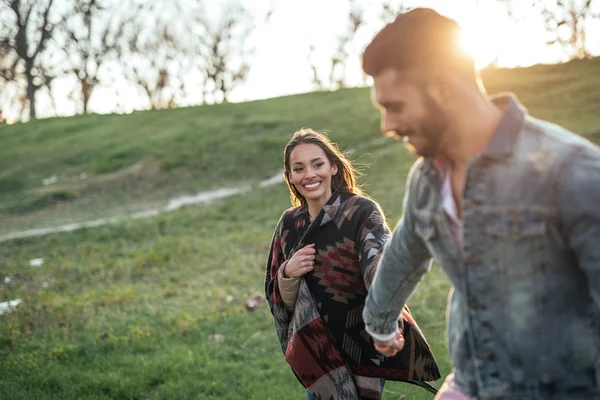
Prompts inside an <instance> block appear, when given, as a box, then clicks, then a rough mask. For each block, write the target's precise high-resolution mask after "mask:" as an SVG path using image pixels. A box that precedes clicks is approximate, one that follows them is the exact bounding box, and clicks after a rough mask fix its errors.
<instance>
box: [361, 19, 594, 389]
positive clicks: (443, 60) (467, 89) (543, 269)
mask: <svg viewBox="0 0 600 400" xmlns="http://www.w3.org/2000/svg"><path fill="white" fill-rule="evenodd" d="M459 32H460V27H459V25H458V24H457V23H456V22H455V21H453V20H450V19H447V18H445V17H442V16H441V15H439V14H438V13H436V12H435V11H433V10H430V9H423V8H421V9H415V10H412V11H410V12H407V13H404V14H400V15H399V16H398V17H397V18H396V20H395V21H394V22H393V23H391V24H388V25H387V26H386V27H385V28H383V29H382V30H381V31H380V32H379V33H378V34H377V35H376V36H375V38H374V39H373V41H372V42H371V43H370V44H369V46H368V47H367V48H366V49H365V52H364V54H363V69H364V71H365V73H366V74H368V75H370V76H372V77H373V83H374V85H373V97H374V100H375V102H376V103H377V104H378V106H379V108H380V109H381V112H382V129H383V130H384V131H385V132H391V133H393V134H394V135H396V136H397V137H401V138H402V139H403V141H404V142H405V143H406V145H407V146H409V147H410V148H411V149H412V150H413V151H414V153H416V154H417V155H418V156H420V158H419V160H418V161H416V162H415V164H414V165H413V167H412V169H411V172H410V174H409V178H408V182H407V186H406V195H405V203H404V215H403V217H402V219H401V221H400V222H399V224H398V225H397V227H396V229H395V230H394V234H393V237H392V239H391V240H390V242H389V243H388V244H387V245H386V248H385V251H384V253H383V256H382V259H381V261H380V264H379V269H378V272H377V275H376V278H375V281H374V283H373V285H372V287H371V290H370V292H369V296H368V298H367V302H366V307H365V309H364V313H363V317H364V320H365V324H366V327H367V331H368V332H369V333H370V334H371V336H372V337H373V339H374V341H375V345H376V347H377V349H378V350H379V351H380V352H381V353H382V354H384V355H386V356H391V355H393V354H395V353H396V352H397V351H399V350H401V348H402V346H403V338H402V337H401V335H399V334H398V333H397V332H399V330H398V327H397V322H396V321H397V317H398V314H399V313H400V311H401V309H402V307H403V305H404V304H405V303H406V301H407V299H408V298H409V296H410V295H411V293H412V292H413V290H414V289H415V287H416V286H417V284H418V282H419V281H420V279H421V278H422V276H423V275H424V274H425V273H426V272H427V270H428V269H429V261H430V258H431V257H433V258H434V259H435V260H436V261H437V263H438V264H439V265H440V266H441V267H442V268H443V269H444V271H445V272H446V273H447V274H448V276H449V278H450V280H451V281H452V283H453V286H454V288H453V292H452V296H451V299H450V300H449V306H448V342H449V343H448V345H449V351H450V357H451V359H452V361H453V363H454V373H452V374H450V375H449V376H448V377H447V378H446V381H445V383H444V385H443V386H442V388H441V390H440V391H439V393H438V397H437V398H438V399H479V400H491V399H511V400H517V399H528V400H529V399H544V400H548V399H560V400H566V399H569V400H570V399H600V151H599V149H598V148H597V147H596V146H594V145H593V144H591V143H590V142H588V141H587V140H585V139H583V138H581V137H579V136H577V135H575V134H573V133H571V132H569V131H567V130H565V129H563V128H561V127H559V126H556V125H552V124H550V123H548V122H544V121H541V120H537V119H535V118H532V117H530V116H528V115H526V111H525V110H524V108H523V107H522V106H520V105H519V103H518V101H517V99H516V97H514V96H512V95H503V96H498V97H495V98H493V99H492V98H489V97H488V96H487V95H486V94H485V92H483V89H482V86H481V84H480V82H479V79H478V76H477V73H476V69H475V67H474V62H473V59H472V58H471V57H469V56H468V55H466V54H465V53H464V52H463V51H461V50H460V46H459V44H458V36H459ZM567 105H568V103H567V100H566V99H565V106H567Z"/></svg>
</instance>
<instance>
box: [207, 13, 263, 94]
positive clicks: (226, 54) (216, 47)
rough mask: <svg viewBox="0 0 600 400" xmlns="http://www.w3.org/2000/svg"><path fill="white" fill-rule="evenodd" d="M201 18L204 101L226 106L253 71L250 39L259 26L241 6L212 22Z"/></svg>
mask: <svg viewBox="0 0 600 400" xmlns="http://www.w3.org/2000/svg"><path fill="white" fill-rule="evenodd" d="M199 15H200V16H199V17H198V19H197V20H196V23H197V26H198V28H199V29H200V35H199V37H200V43H199V54H200V70H201V71H202V74H203V78H204V88H203V97H204V101H206V100H207V98H208V97H209V95H210V97H211V98H212V102H213V103H220V102H223V103H226V102H227V101H228V99H229V95H230V94H231V92H232V91H233V90H234V89H235V88H236V87H237V86H238V85H240V84H241V83H243V82H244V81H245V80H246V79H247V77H248V73H249V72H250V62H249V58H250V56H251V55H252V53H253V49H251V48H250V47H249V46H248V39H249V38H250V36H251V34H252V31H253V30H254V28H255V26H256V25H255V24H254V19H253V17H252V15H251V14H250V13H249V12H248V11H247V10H246V9H244V8H243V7H241V6H229V7H228V8H226V9H225V10H224V12H223V13H222V15H221V16H220V18H215V19H213V20H212V21H209V20H208V19H207V18H206V17H204V16H202V13H199ZM268 15H270V13H269V14H268ZM268 15H267V18H268Z"/></svg>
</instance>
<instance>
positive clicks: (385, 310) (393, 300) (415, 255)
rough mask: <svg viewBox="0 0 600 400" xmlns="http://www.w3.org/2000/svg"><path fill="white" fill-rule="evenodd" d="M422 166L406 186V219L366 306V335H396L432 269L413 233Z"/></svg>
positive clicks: (389, 245) (383, 259)
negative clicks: (405, 309) (411, 299)
mask: <svg viewBox="0 0 600 400" xmlns="http://www.w3.org/2000/svg"><path fill="white" fill-rule="evenodd" d="M418 167H419V163H416V164H415V166H413V168H412V170H411V172H410V174H409V177H408V182H407V184H406V194H405V196H404V215H403V217H402V218H401V219H400V222H399V223H398V224H397V226H396V228H395V229H394V233H393V235H392V238H391V240H390V241H389V242H388V243H387V244H386V245H385V248H384V250H383V254H382V256H381V259H380V261H379V266H378V268H377V272H376V274H375V279H374V281H373V284H372V286H371V288H370V289H369V294H368V296H367V300H366V302H365V308H364V310H363V319H364V321H365V327H366V330H367V332H369V333H370V334H372V335H373V334H374V335H375V336H387V335H390V334H392V333H393V332H395V331H396V328H397V327H398V315H400V312H401V311H402V308H403V307H404V305H405V303H406V301H407V300H408V298H409V296H410V295H411V294H412V292H413V290H414V289H415V287H416V286H417V284H418V283H419V281H420V280H421V278H422V277H423V275H424V274H425V273H426V272H427V270H428V269H429V259H430V255H429V252H428V250H427V248H426V247H425V244H424V243H423V241H422V240H421V238H420V237H419V236H417V235H416V234H415V232H414V229H413V225H414V220H413V219H414V217H413V212H414V211H413V207H412V203H413V200H411V199H412V198H413V197H414V196H415V195H416V192H415V190H414V186H415V183H416V182H415V181H416V179H414V178H415V177H416V176H415V175H416V173H415V171H417V170H418Z"/></svg>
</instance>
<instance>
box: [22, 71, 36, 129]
mask: <svg viewBox="0 0 600 400" xmlns="http://www.w3.org/2000/svg"><path fill="white" fill-rule="evenodd" d="M32 69H33V62H28V63H27V66H26V68H25V74H26V75H27V101H28V102H29V118H31V119H36V111H35V91H36V89H37V88H36V87H35V84H34V82H33V72H32Z"/></svg>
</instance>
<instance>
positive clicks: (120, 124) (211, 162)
mask: <svg viewBox="0 0 600 400" xmlns="http://www.w3.org/2000/svg"><path fill="white" fill-rule="evenodd" d="M483 80H484V82H485V84H486V86H487V88H488V90H489V92H490V93H494V92H498V91H507V90H510V91H514V92H515V93H516V94H517V95H518V96H519V98H520V99H521V100H522V101H523V102H524V104H525V105H526V106H527V107H528V108H529V110H530V112H531V113H532V114H533V115H535V116H538V117H540V118H544V119H547V120H550V121H553V122H556V123H559V124H561V125H564V126H566V127H568V128H570V129H572V130H574V131H576V132H578V133H581V134H593V133H598V132H599V130H600V128H599V127H600V114H599V113H597V112H596V110H597V109H598V104H600V57H599V58H594V59H591V60H585V61H574V62H571V63H568V64H560V65H541V66H535V67H531V68H522V69H498V70H494V69H491V70H486V71H484V72H483ZM302 126H309V127H312V128H315V129H318V130H328V131H330V132H331V137H332V138H333V139H334V140H335V141H337V142H338V143H339V144H340V146H341V147H342V148H348V147H352V146H353V145H356V144H359V143H365V142H368V141H370V140H372V139H373V138H376V137H378V136H379V133H378V132H379V116H378V113H377V112H376V111H375V110H374V109H373V107H372V106H371V103H370V99H369V93H368V89H346V90H342V91H339V92H335V93H330V92H320V93H309V94H304V95H299V96H288V97H283V98H277V99H270V100H264V101H255V102H249V103H241V104H227V105H218V106H203V107H189V108H181V109H173V110H164V111H144V112H136V113H133V114H131V115H123V116H119V115H108V116H99V115H81V116H76V117H73V118H55V119H45V120H38V121H33V122H30V123H27V124H15V125H11V126H1V125H0V217H3V223H2V224H0V235H1V234H3V233H7V232H10V231H15V230H20V229H28V228H33V227H39V226H40V225H43V226H51V225H56V224H58V223H60V222H65V221H68V222H75V221H81V220H85V219H94V218H101V217H106V216H107V215H114V214H125V213H129V212H133V211H139V210H140V209H145V208H150V207H155V206H159V205H164V204H165V202H166V201H167V199H168V198H169V197H170V196H173V195H175V194H179V193H187V194H190V193H196V192H198V191H204V190H210V189H214V188H219V187H223V186H236V185H239V184H240V183H242V182H247V181H248V180H251V181H256V180H260V179H264V178H267V177H270V176H271V175H272V174H273V173H275V172H276V171H277V170H278V169H279V168H280V167H281V152H282V149H283V146H284V144H285V142H286V141H287V140H288V139H289V137H290V136H291V134H292V133H293V132H294V131H295V130H297V129H298V128H300V127H302ZM53 175H56V177H57V178H58V182H56V183H55V184H54V185H51V186H44V185H43V184H42V181H43V180H44V179H45V178H48V177H50V176H53ZM55 191H58V192H63V193H70V194H72V195H70V196H64V197H62V198H60V199H58V200H56V199H53V197H52V193H54V192H55ZM49 199H50V200H49Z"/></svg>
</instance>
